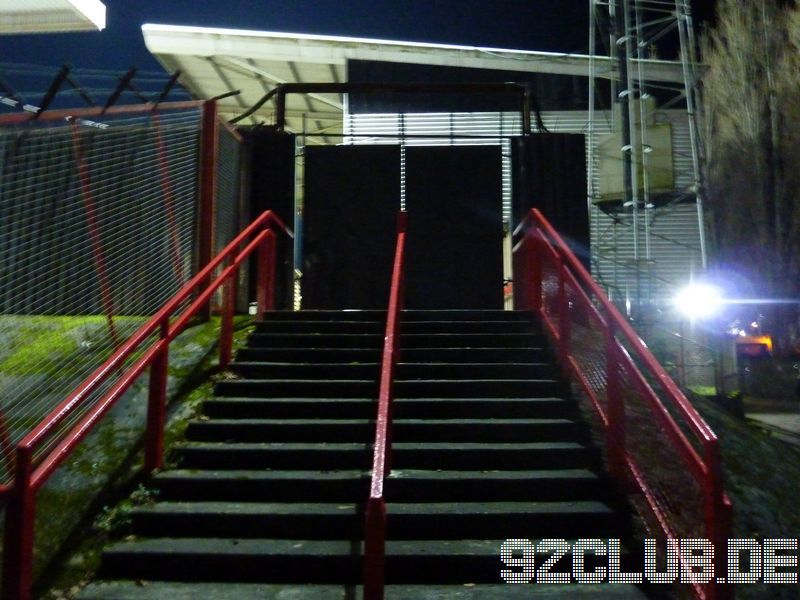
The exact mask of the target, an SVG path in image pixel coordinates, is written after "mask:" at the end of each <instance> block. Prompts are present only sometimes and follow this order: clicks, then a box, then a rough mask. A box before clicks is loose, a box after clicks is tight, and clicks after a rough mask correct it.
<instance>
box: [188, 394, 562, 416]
mask: <svg viewBox="0 0 800 600" xmlns="http://www.w3.org/2000/svg"><path fill="white" fill-rule="evenodd" d="M393 410H394V416H395V417H396V418H398V419H425V418H447V417H463V418H478V417H485V418H487V419H491V418H494V417H497V416H504V417H531V418H535V417H541V418H551V417H573V416H575V414H576V405H575V402H574V401H573V400H565V399H563V398H396V399H395V400H394V403H393ZM203 412H204V414H205V415H206V416H208V417H210V418H212V419H214V418H223V419H236V418H239V419H247V418H254V419H255V418H280V419H289V418H302V419H313V418H317V419H329V418H339V419H372V418H375V416H376V414H377V399H375V398H247V397H235V396H234V397H218V398H215V399H212V400H206V401H205V402H204V403H203Z"/></svg>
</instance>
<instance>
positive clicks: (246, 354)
mask: <svg viewBox="0 0 800 600" xmlns="http://www.w3.org/2000/svg"><path fill="white" fill-rule="evenodd" d="M382 351H383V347H382V346H381V345H380V344H378V345H375V346H374V347H372V348H278V347H275V348H240V349H239V350H238V351H237V352H236V360H237V361H242V362H300V363H317V364H319V363H328V364H330V363H342V364H349V363H379V362H380V360H381V353H382Z"/></svg>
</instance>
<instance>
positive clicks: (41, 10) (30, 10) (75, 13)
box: [0, 0, 106, 34]
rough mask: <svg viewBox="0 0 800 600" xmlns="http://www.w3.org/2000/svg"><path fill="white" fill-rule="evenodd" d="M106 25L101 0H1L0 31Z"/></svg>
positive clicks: (51, 30)
mask: <svg viewBox="0 0 800 600" xmlns="http://www.w3.org/2000/svg"><path fill="white" fill-rule="evenodd" d="M105 26H106V7H105V5H104V4H103V3H102V2H100V0H3V1H2V2H0V33H2V34H14V33H55V32H65V31H99V30H102V29H105Z"/></svg>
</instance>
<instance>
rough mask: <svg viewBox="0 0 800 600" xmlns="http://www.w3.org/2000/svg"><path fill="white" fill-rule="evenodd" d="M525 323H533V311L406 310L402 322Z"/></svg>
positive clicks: (534, 317)
mask: <svg viewBox="0 0 800 600" xmlns="http://www.w3.org/2000/svg"><path fill="white" fill-rule="evenodd" d="M470 320H473V321H523V322H533V321H535V320H536V316H535V315H534V313H533V312H532V311H523V310H480V309H455V310H446V309H445V310H413V309H412V310H404V311H403V312H402V321H403V322H404V323H408V322H412V321H428V322H430V321H470Z"/></svg>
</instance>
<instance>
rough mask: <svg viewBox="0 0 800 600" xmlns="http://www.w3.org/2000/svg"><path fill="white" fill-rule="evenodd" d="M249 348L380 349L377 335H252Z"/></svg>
mask: <svg viewBox="0 0 800 600" xmlns="http://www.w3.org/2000/svg"><path fill="white" fill-rule="evenodd" d="M247 345H248V347H250V348H367V349H370V348H382V347H383V335H382V334H378V333H374V334H373V333H369V334H363V333H253V334H251V335H250V336H249V337H248V338H247Z"/></svg>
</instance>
